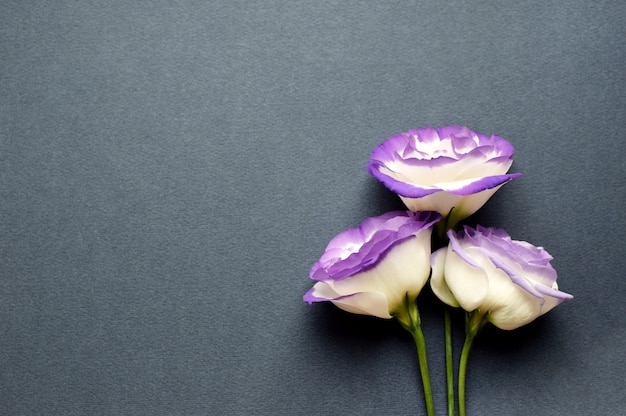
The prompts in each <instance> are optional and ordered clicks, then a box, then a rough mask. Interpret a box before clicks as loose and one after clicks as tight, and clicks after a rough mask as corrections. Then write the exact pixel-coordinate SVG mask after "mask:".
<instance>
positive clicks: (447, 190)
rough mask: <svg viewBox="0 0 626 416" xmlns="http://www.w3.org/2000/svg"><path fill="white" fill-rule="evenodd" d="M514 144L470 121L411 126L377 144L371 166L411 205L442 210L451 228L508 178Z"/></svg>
mask: <svg viewBox="0 0 626 416" xmlns="http://www.w3.org/2000/svg"><path fill="white" fill-rule="evenodd" d="M512 156H513V146H512V145H511V144H510V143H509V142H508V141H506V140H504V139H502V138H501V137H498V136H495V135H493V136H486V135H484V134H481V133H476V132H474V131H471V130H470V129H468V128H467V127H459V126H449V127H443V128H440V129H434V128H430V127H427V128H423V129H420V130H409V131H408V132H406V133H401V134H398V135H395V136H392V137H390V138H388V139H387V140H385V141H384V142H383V143H382V144H380V145H379V146H378V147H376V148H375V149H374V151H373V152H372V155H371V157H370V162H369V164H368V171H369V173H370V174H372V175H373V176H374V177H375V178H376V179H378V180H379V181H381V182H382V183H383V184H384V185H385V186H386V187H387V188H389V189H390V190H392V191H393V192H395V193H397V194H398V195H399V196H400V198H401V199H402V201H403V202H404V204H405V205H406V206H407V208H408V209H410V210H411V211H436V212H438V213H440V214H441V215H442V216H443V217H446V216H447V215H448V214H449V213H450V217H449V218H447V222H448V228H453V226H454V225H455V224H456V223H457V222H458V221H460V220H462V219H464V218H466V217H468V216H470V215H472V214H473V213H474V212H476V211H477V210H478V209H479V208H480V207H482V206H483V205H484V204H485V202H487V200H488V199H489V198H490V197H491V195H493V194H494V193H495V192H496V191H497V190H498V189H499V188H500V187H501V186H502V185H503V184H505V183H507V182H509V181H511V180H513V179H515V178H518V177H520V176H521V174H520V173H513V174H507V173H506V172H507V171H508V170H509V168H510V167H511V164H512V163H513V159H512Z"/></svg>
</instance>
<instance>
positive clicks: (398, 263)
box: [304, 211, 440, 319]
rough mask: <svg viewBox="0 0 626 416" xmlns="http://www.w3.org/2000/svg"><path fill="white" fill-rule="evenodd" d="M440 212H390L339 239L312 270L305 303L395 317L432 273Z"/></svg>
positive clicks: (341, 234)
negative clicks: (432, 248) (434, 233)
mask: <svg viewBox="0 0 626 416" xmlns="http://www.w3.org/2000/svg"><path fill="white" fill-rule="evenodd" d="M439 219H440V215H439V214H437V213H434V212H418V213H413V212H411V211H406V212H389V213H386V214H383V215H381V216H379V217H374V218H369V219H367V220H365V221H363V222H362V223H361V225H360V226H359V227H358V228H355V229H350V230H346V231H344V232H342V233H340V234H339V235H337V236H336V237H335V238H333V239H332V240H331V241H330V243H329V244H328V247H326V250H325V251H324V254H323V255H322V257H321V258H320V259H319V261H317V262H316V263H315V264H314V265H313V267H312V268H311V273H310V277H311V279H313V280H316V281H317V283H316V284H315V285H314V286H313V288H312V289H311V290H309V291H308V292H307V293H306V294H305V295H304V301H305V302H308V303H309V304H311V303H313V302H322V301H331V302H332V303H334V304H335V305H336V306H338V307H339V308H341V309H343V310H346V311H348V312H352V313H357V314H363V315H373V316H377V317H380V318H386V319H390V318H392V317H393V316H394V315H395V314H396V313H399V312H400V311H403V307H404V306H403V305H404V302H405V301H406V299H407V297H408V299H410V300H415V298H417V295H418V294H419V292H420V291H421V290H422V288H423V287H424V285H425V284H426V281H427V280H428V276H429V274H430V260H429V259H430V237H431V232H432V227H433V225H434V224H435V223H436V222H437V221H439Z"/></svg>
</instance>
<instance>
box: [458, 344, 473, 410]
mask: <svg viewBox="0 0 626 416" xmlns="http://www.w3.org/2000/svg"><path fill="white" fill-rule="evenodd" d="M474 338H475V337H474V336H469V335H467V336H466V337H465V342H464V343H463V350H462V351H461V362H460V363H459V415H460V416H465V374H466V372H467V357H469V353H470V349H471V348H472V344H473V343H474Z"/></svg>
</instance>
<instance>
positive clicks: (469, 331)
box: [459, 309, 487, 416]
mask: <svg viewBox="0 0 626 416" xmlns="http://www.w3.org/2000/svg"><path fill="white" fill-rule="evenodd" d="M486 323H487V314H486V313H483V312H481V311H480V310H478V309H477V310H475V311H474V312H469V313H468V314H467V315H466V318H465V342H464V343H463V349H462V350H461V360H460V362H459V416H465V375H466V373H467V359H468V357H469V353H470V350H471V349H472V345H473V344H474V339H476V336H477V335H478V333H479V332H480V330H481V329H482V327H483V326H485V324H486Z"/></svg>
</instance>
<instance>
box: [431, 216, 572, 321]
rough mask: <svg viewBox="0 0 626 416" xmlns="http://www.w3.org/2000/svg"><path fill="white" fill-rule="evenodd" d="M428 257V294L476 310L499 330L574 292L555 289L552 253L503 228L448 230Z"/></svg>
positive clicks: (545, 309)
mask: <svg viewBox="0 0 626 416" xmlns="http://www.w3.org/2000/svg"><path fill="white" fill-rule="evenodd" d="M448 237H449V238H450V243H449V244H448V246H447V247H444V248H442V249H439V250H437V251H436V252H434V253H433V255H432V257H431V261H432V277H431V287H432V289H433V292H434V293H435V294H436V295H437V297H439V299H441V300H442V301H443V302H444V303H446V304H448V305H450V306H456V307H458V306H461V307H462V308H463V309H465V310H466V311H468V312H474V311H476V310H479V311H481V313H480V314H481V315H484V316H485V317H486V319H487V320H488V321H489V322H491V323H492V324H494V325H495V326H497V327H498V328H501V329H506V330H510V329H515V328H518V327H520V326H522V325H526V324H527V323H529V322H531V321H533V320H535V319H536V318H537V317H539V316H541V315H543V314H544V313H546V312H548V311H549V310H551V309H552V308H554V307H556V306H557V305H558V304H560V303H561V302H563V301H564V300H566V299H571V298H572V297H573V296H572V295H570V294H568V293H564V292H561V291H559V290H558V285H557V282H556V280H557V274H556V271H555V270H554V269H553V268H552V265H551V264H550V260H552V256H550V254H548V252H547V251H545V250H544V249H543V248H542V247H535V246H533V245H532V244H529V243H527V242H525V241H515V240H512V239H511V237H510V236H509V235H508V234H507V233H506V232H504V231H503V230H499V229H495V228H485V227H481V226H478V227H477V228H476V229H473V228H470V227H467V226H466V227H464V228H463V229H462V230H460V231H459V232H458V233H457V232H454V231H452V230H450V231H449V232H448Z"/></svg>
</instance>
